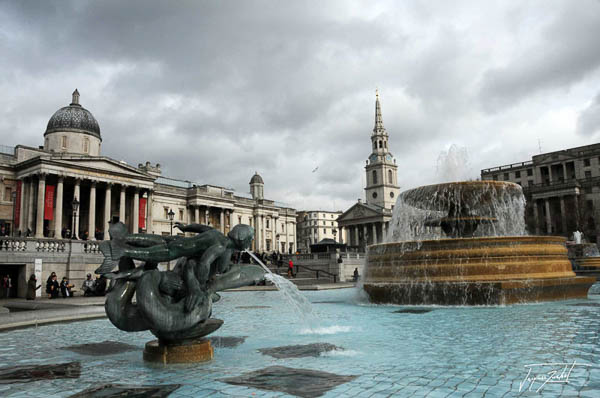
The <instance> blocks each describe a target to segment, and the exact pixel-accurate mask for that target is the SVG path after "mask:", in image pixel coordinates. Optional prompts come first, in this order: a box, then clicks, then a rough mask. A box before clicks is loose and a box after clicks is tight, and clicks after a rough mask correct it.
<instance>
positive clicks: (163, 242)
mask: <svg viewBox="0 0 600 398" xmlns="http://www.w3.org/2000/svg"><path fill="white" fill-rule="evenodd" d="M176 226H177V227H178V228H179V229H180V230H181V231H183V232H194V233H196V235H195V236H192V237H183V236H160V235H152V234H129V233H127V230H126V227H125V225H124V224H123V223H120V222H119V223H115V224H111V226H110V228H109V233H110V236H111V240H110V241H104V242H102V243H100V250H101V251H102V253H103V254H104V257H105V259H104V262H103V263H102V265H101V266H100V267H99V268H98V269H97V270H96V273H97V274H101V275H104V276H106V277H107V278H109V279H113V282H112V284H111V289H110V291H109V292H108V294H107V298H106V304H105V308H106V313H107V315H108V318H109V319H110V321H111V322H112V323H113V324H114V325H115V326H116V327H117V328H119V329H121V330H125V331H142V330H150V331H151V332H152V333H153V334H154V335H155V336H157V337H158V339H159V342H160V343H161V344H181V343H182V342H186V341H192V340H196V339H199V338H201V337H202V336H205V335H207V334H209V333H212V332H213V331H215V330H216V329H218V328H219V327H220V326H221V325H222V323H223V321H221V320H218V319H211V318H210V316H211V313H212V303H213V302H214V301H217V300H218V299H219V295H218V294H217V292H218V291H222V290H225V289H231V288H235V287H241V286H247V285H252V284H256V283H258V282H260V281H262V280H263V279H264V274H265V271H264V270H263V269H262V268H261V267H260V266H257V265H250V264H232V262H231V258H232V255H233V254H234V253H235V252H237V251H244V250H246V249H248V248H249V247H250V245H251V243H252V237H253V235H254V229H253V228H252V227H250V226H248V225H243V224H240V225H236V226H235V227H234V228H233V229H232V230H231V231H230V232H229V233H228V234H227V236H225V235H223V234H222V233H221V232H219V231H217V230H215V229H213V228H211V227H208V226H205V225H200V224H190V225H183V224H179V223H177V224H176ZM134 260H137V261H140V262H141V265H139V266H138V267H136V266H135V263H134ZM171 260H177V262H176V264H175V267H174V268H173V270H172V271H160V270H158V268H157V267H158V263H160V262H164V261H171ZM116 267H118V271H117V272H113V270H114V269H115V268H116ZM134 295H135V296H136V302H135V303H134V302H133V301H132V300H133V297H134Z"/></svg>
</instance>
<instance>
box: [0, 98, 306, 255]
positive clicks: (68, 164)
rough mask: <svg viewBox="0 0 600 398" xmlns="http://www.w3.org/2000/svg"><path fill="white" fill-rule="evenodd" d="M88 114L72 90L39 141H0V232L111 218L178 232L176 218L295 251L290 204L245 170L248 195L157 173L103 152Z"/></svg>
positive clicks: (92, 229) (86, 230)
mask: <svg viewBox="0 0 600 398" xmlns="http://www.w3.org/2000/svg"><path fill="white" fill-rule="evenodd" d="M101 146H102V137H101V135H100V126H99V125H98V122H97V121H96V119H95V118H94V116H93V115H92V114H91V113H90V112H89V111H88V110H87V109H85V108H84V107H82V106H81V104H80V102H79V92H78V91H77V90H75V92H74V93H73V97H72V101H71V104H70V105H68V106H65V107H63V108H61V109H59V110H58V111H56V112H55V113H54V115H52V117H51V118H50V121H49V122H48V126H47V128H46V131H45V133H44V145H43V146H40V147H39V148H32V147H27V146H24V145H17V146H16V147H14V148H12V147H2V148H0V230H1V233H0V235H3V236H21V237H24V236H31V237H35V238H54V239H56V238H70V237H73V238H77V239H89V240H101V239H108V237H109V236H108V227H109V222H110V221H122V222H124V223H125V225H127V227H128V228H129V231H131V232H147V233H154V234H162V235H169V234H171V233H173V234H177V233H179V234H181V232H180V231H179V230H178V229H173V228H172V225H173V224H174V223H175V222H182V223H192V222H193V223H200V224H206V225H210V226H212V227H214V228H215V229H218V230H220V231H221V232H223V233H225V234H226V233H228V232H229V231H230V229H231V228H233V227H234V226H235V225H237V224H249V225H251V226H253V227H254V228H255V231H256V232H255V233H256V236H255V244H254V245H255V247H253V249H254V250H255V251H270V252H272V251H279V252H282V253H290V252H294V251H295V250H296V211H295V210H294V209H292V208H289V207H287V206H285V205H282V204H278V203H276V202H274V201H272V200H268V199H265V198H264V181H263V179H262V177H261V176H260V175H258V173H256V174H255V175H254V176H249V177H251V181H250V193H251V194H250V195H247V196H245V195H243V194H242V195H240V194H238V193H235V192H234V191H232V190H230V189H226V188H223V187H218V186H212V185H196V184H193V183H191V182H188V181H182V180H177V179H171V178H167V177H164V176H162V175H161V169H160V165H159V164H156V165H152V164H151V163H150V162H146V163H145V164H139V165H138V166H137V167H134V166H131V165H129V164H127V163H125V162H123V161H117V160H114V159H111V158H109V157H106V156H102V155H101Z"/></svg>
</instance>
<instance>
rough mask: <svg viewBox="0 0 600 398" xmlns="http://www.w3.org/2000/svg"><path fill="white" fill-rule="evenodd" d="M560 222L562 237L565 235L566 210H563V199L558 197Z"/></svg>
mask: <svg viewBox="0 0 600 398" xmlns="http://www.w3.org/2000/svg"><path fill="white" fill-rule="evenodd" d="M560 221H561V225H562V233H563V235H566V234H567V209H566V208H565V197H564V196H561V197H560Z"/></svg>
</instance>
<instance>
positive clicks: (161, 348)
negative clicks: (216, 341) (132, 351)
mask: <svg viewBox="0 0 600 398" xmlns="http://www.w3.org/2000/svg"><path fill="white" fill-rule="evenodd" d="M213 356H214V350H213V347H212V346H211V345H210V340H208V339H201V340H196V341H194V342H191V343H187V344H162V343H159V341H158V340H153V341H149V342H147V343H146V347H145V348H144V361H148V362H155V363H163V364H169V363H195V362H205V361H210V360H211V359H213Z"/></svg>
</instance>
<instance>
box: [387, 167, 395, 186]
mask: <svg viewBox="0 0 600 398" xmlns="http://www.w3.org/2000/svg"><path fill="white" fill-rule="evenodd" d="M393 181H394V174H393V173H392V170H388V182H389V183H390V184H393Z"/></svg>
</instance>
